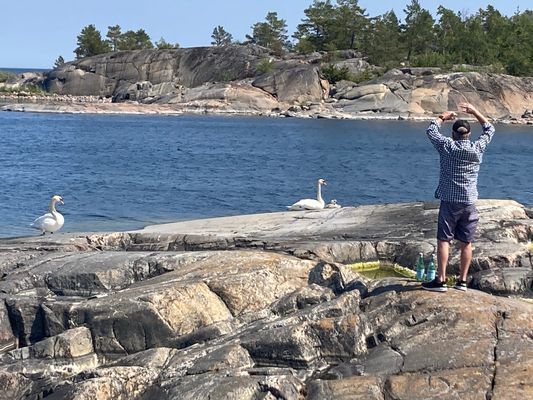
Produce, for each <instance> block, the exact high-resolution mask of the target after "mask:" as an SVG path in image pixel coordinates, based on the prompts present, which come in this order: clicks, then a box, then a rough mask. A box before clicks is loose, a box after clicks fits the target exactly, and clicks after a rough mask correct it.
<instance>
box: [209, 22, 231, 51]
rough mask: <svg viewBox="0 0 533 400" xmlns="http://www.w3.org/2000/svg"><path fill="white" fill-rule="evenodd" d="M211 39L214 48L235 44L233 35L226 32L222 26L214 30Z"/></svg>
mask: <svg viewBox="0 0 533 400" xmlns="http://www.w3.org/2000/svg"><path fill="white" fill-rule="evenodd" d="M211 38H212V39H213V41H212V42H211V44H212V45H213V46H227V45H230V44H231V43H232V42H233V36H232V35H231V33H229V32H226V30H225V29H224V27H223V26H220V25H219V26H217V27H216V28H215V29H213V34H212V35H211Z"/></svg>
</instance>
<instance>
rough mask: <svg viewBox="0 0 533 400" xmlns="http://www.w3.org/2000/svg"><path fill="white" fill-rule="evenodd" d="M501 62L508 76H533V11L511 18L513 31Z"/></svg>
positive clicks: (517, 14)
mask: <svg viewBox="0 0 533 400" xmlns="http://www.w3.org/2000/svg"><path fill="white" fill-rule="evenodd" d="M503 45H504V46H506V47H505V48H506V53H505V54H504V55H503V57H504V59H503V60H501V61H502V63H503V64H504V65H505V69H506V70H507V73H508V74H511V75H519V76H533V11H531V10H526V11H525V12H523V13H520V14H519V13H516V14H515V15H513V17H512V18H511V31H510V33H509V36H508V40H507V42H506V44H505V43H504V44H503Z"/></svg>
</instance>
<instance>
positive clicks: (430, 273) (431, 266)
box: [427, 254, 437, 281]
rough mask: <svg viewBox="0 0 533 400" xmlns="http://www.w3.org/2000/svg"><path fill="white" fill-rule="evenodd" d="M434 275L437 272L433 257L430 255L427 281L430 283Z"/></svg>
mask: <svg viewBox="0 0 533 400" xmlns="http://www.w3.org/2000/svg"><path fill="white" fill-rule="evenodd" d="M436 274H437V270H436V268H435V256H434V255H433V254H432V255H431V258H430V259H429V264H428V274H427V280H428V281H432V280H433V279H435V276H436Z"/></svg>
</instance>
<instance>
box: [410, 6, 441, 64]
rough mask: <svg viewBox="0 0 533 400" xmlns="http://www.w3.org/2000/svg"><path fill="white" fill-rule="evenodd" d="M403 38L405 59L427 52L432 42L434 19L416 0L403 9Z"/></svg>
mask: <svg viewBox="0 0 533 400" xmlns="http://www.w3.org/2000/svg"><path fill="white" fill-rule="evenodd" d="M404 12H405V14H406V17H405V24H404V26H403V28H404V40H405V44H406V46H407V61H410V60H411V59H412V57H413V56H416V55H421V54H427V52H428V51H430V50H431V44H432V43H433V42H434V37H435V36H434V30H433V25H434V22H435V21H434V20H433V17H432V16H431V14H430V12H429V11H428V10H425V9H423V8H422V7H421V6H420V2H419V1H418V0H412V1H411V4H409V5H408V6H407V8H406V9H405V10H404Z"/></svg>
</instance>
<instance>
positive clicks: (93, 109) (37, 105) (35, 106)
mask: <svg viewBox="0 0 533 400" xmlns="http://www.w3.org/2000/svg"><path fill="white" fill-rule="evenodd" d="M28 97H29V98H28ZM28 97H26V96H24V97H21V96H14V95H12V96H1V95H0V111H10V112H33V113H58V114H125V115H127V114H130V115H169V116H170V115H221V116H262V117H273V118H311V119H343V120H370V121H390V120H398V121H430V120H432V119H434V118H436V117H437V116H438V114H435V115H423V116H421V115H411V114H409V113H382V112H372V111H366V112H364V111H363V112H359V113H352V114H346V113H339V112H336V111H335V110H332V109H331V108H329V107H327V106H326V107H324V106H323V105H321V104H312V105H311V106H309V107H308V108H307V109H301V108H300V109H296V108H294V107H288V108H287V109H286V110H281V109H273V110H271V111H257V110H236V109H232V108H231V107H230V108H227V107H214V106H206V105H203V104H187V105H166V104H142V103H138V102H122V103H112V102H111V101H110V100H108V99H99V98H94V97H93V96H87V97H85V96H76V97H74V98H73V96H57V95H56V96H53V97H49V96H28ZM3 103H4V104H3ZM464 119H467V120H472V118H470V117H466V118H464ZM472 121H473V120H472ZM492 122H493V123H495V124H510V125H532V126H533V118H531V117H530V116H529V114H527V115H526V114H525V115H524V117H521V118H516V117H508V118H501V119H492Z"/></svg>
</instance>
